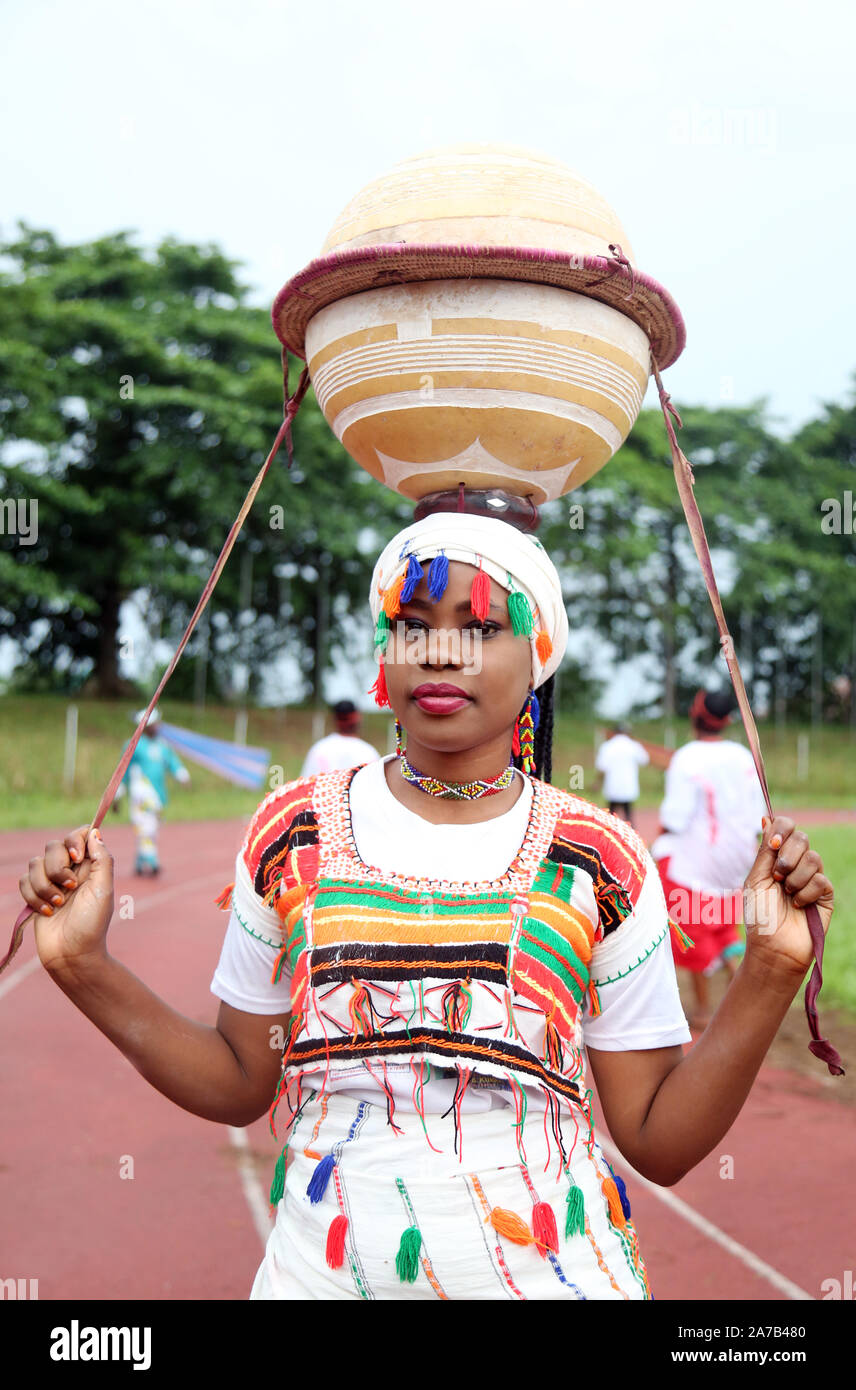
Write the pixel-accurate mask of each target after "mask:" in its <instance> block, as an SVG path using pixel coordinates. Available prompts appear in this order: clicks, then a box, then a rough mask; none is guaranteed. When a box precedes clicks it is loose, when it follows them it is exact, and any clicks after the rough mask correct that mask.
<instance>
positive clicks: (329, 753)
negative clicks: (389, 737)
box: [300, 700, 380, 777]
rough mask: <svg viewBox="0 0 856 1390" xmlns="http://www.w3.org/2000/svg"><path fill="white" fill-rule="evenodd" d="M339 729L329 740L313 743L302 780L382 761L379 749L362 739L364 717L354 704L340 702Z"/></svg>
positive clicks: (336, 713)
mask: <svg viewBox="0 0 856 1390" xmlns="http://www.w3.org/2000/svg"><path fill="white" fill-rule="evenodd" d="M332 713H333V718H334V719H335V721H336V729H335V732H334V733H332V734H327V736H326V738H321V739H319V740H318V742H317V743H313V745H312V747H311V748H310V749H309V752H308V753H307V754H306V757H305V759H304V762H303V768H302V770H301V773H300V775H301V777H314V776H315V774H316V773H318V772H338V771H345V769H346V768H349V767H357V766H358V765H359V764H360V763H371V762H374V761H375V759H376V758H379V757H380V754H379V753H378V751H377V749H376V748H374V747H373V746H372V744H370V743H366V741H365V739H362V738H360V737H359V730H360V724H361V723H362V715H361V714H360V711H359V710H358V709H357V707H356V705H355V704H353V702H352V701H351V700H340V701H339V703H338V704H337V705H334V706H333V710H332Z"/></svg>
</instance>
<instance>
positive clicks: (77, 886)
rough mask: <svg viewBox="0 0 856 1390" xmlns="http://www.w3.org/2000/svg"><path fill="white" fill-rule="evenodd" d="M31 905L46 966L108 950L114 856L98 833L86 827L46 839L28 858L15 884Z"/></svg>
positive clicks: (56, 967)
mask: <svg viewBox="0 0 856 1390" xmlns="http://www.w3.org/2000/svg"><path fill="white" fill-rule="evenodd" d="M19 887H20V890H21V896H22V897H23V899H24V901H25V902H26V903H27V904H28V906H29V907H31V908H32V909H33V914H34V915H33V926H34V929H35V936H36V946H37V948H38V952H39V957H40V959H41V962H42V965H44V967H45V969H47V970H61V969H62V968H63V967H66V966H74V965H80V964H85V963H88V962H90V961H92V960H94V959H97V958H99V957H100V958H103V957H105V956H106V954H107V945H106V941H107V928H108V927H109V925H110V919H111V917H112V916H113V858H112V856H111V855H110V853H109V852H108V850H107V849H106V847H105V845H104V842H103V840H102V839H101V833H100V831H98V830H90V832H89V836H88V838H87V836H86V827H85V826H83V827H81V828H80V829H78V830H73V831H72V832H71V834H70V835H67V836H66V837H65V839H64V840H51V841H50V843H49V844H47V845H46V846H45V852H44V856H43V857H42V858H40V859H31V860H30V864H29V868H28V870H27V873H26V874H25V875H24V877H23V878H22V879H21V881H20V884H19Z"/></svg>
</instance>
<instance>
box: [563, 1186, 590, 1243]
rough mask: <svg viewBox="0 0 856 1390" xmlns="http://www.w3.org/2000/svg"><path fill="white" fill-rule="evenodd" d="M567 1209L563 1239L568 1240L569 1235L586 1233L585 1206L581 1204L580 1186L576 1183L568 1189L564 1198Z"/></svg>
mask: <svg viewBox="0 0 856 1390" xmlns="http://www.w3.org/2000/svg"><path fill="white" fill-rule="evenodd" d="M566 1200H567V1203H568V1211H567V1215H566V1217H565V1240H570V1238H571V1236H584V1235H585V1233H586V1218H585V1208H584V1204H583V1193H582V1188H580V1187H577V1186H576V1184H574V1185H573V1186H571V1187H570V1188H569V1189H568V1196H567V1198H566Z"/></svg>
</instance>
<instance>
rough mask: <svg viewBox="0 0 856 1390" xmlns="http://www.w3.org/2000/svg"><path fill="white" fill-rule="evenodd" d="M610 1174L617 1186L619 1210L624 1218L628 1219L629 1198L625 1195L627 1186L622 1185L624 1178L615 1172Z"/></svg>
mask: <svg viewBox="0 0 856 1390" xmlns="http://www.w3.org/2000/svg"><path fill="white" fill-rule="evenodd" d="M612 1176H613V1177H614V1179H615V1186H616V1187H617V1188H618V1195H619V1197H620V1198H621V1210H622V1211H623V1212H624V1216H625V1219H626V1220H627V1221H629V1220H630V1198H629V1197H628V1195H627V1188H626V1187H625V1186H624V1179H623V1178H620V1177H619V1176H618V1174H617V1173H613V1174H612Z"/></svg>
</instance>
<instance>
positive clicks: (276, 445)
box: [0, 348, 309, 974]
mask: <svg viewBox="0 0 856 1390" xmlns="http://www.w3.org/2000/svg"><path fill="white" fill-rule="evenodd" d="M282 359H283V382H284V394H285V395H286V399H285V401H284V411H283V420H282V424H281V425H280V427H279V430H278V432H277V436H276V439H275V440H274V442H273V448H272V449H271V451H270V453H269V454H268V456H267V458H266V459H265V461H264V463H263V464H262V466H261V468H260V469H259V471H258V473H257V474H256V476H255V478H254V480H253V482H252V484H251V486H250V490H249V492H248V493H247V495H246V497H245V498H244V501H243V503H242V505H241V509H240V511H239V512H238V515H237V517H236V518H235V520H234V522H233V524H232V528H231V530H230V531H229V534H228V536H227V537H226V540H225V541H224V543H223V548H222V550H221V551H220V554H219V555H218V557H217V561H216V563H215V565H214V568H213V570H212V571H211V574H210V575H209V577H208V580H207V582H206V584H205V588H204V589H203V590H202V594H201V596H200V599H199V602H198V603H197V605H196V608H195V609H194V611H193V616H192V617H191V619H190V622H189V623H188V624H187V627H186V628H185V631H184V636H183V637H182V639H181V641H180V642H179V644H178V646H177V647H176V650H175V652H174V654H173V658H172V660H171V661H170V663H169V665H168V666H167V668H166V670H165V671H164V674H163V676H162V677H161V680H160V683H159V685H158V688H157V690H156V691H155V693H154V695H153V696H152V698H151V699H150V700H149V703H148V705H147V706H146V708H145V711H144V713H143V716H142V718H141V719H140V722H139V723H138V725H137V727H136V729H135V730H134V736H133V738H132V739H131V741H130V743H129V744H128V746H127V748H126V749H125V751H124V753H123V754H122V756H121V758H120V759H119V762H118V764H117V766H116V770H115V771H114V773H113V776H112V777H111V778H110V781H109V782H108V783H107V787H106V788H105V791H104V794H103V796H102V797H101V800H100V801H99V803H98V809H97V810H96V812H95V815H94V816H93V818H92V823H91V825H90V826H89V830H97V829H98V828H99V826H100V825H101V822H102V821H103V819H104V817H105V815H106V814H107V811H108V810H109V809H110V807H111V806H112V804H113V799H114V797H115V795H116V792H117V790H118V788H119V783H120V782H121V781H122V778H123V777H124V776H125V773H126V772H127V770H128V765H129V763H130V761H131V758H132V757H133V756H134V750H135V749H136V747H137V744H138V743H139V741H140V739H141V737H142V734H143V730H144V728H145V727H146V723H147V722H148V718H149V715H150V714H151V712H152V710H153V709H154V707H155V705H156V704H157V702H158V700H159V699H160V696H161V694H162V692H163V690H164V688H165V686H166V684H167V682H168V681H169V678H170V676H171V675H172V673H173V671H174V670H175V668H176V666H177V665H178V662H179V659H180V657H181V654H182V652H183V651H184V649H185V647H186V646H187V643H188V641H189V640H190V636H191V633H192V632H193V629H194V628H195V627H196V624H197V623H198V621H199V619H200V618H201V617H202V614H203V612H204V611H205V608H206V606H207V604H208V600H209V599H210V597H211V595H212V594H213V592H214V589H215V588H216V586H217V581H218V580H219V578H220V575H221V574H222V572H223V569H224V567H225V564H226V561H227V560H228V558H229V556H230V554H231V552H232V548H233V546H234V544H235V541H236V540H237V539H238V533H239V532H240V530H241V527H242V526H243V524H244V522H245V521H246V519H247V515H248V514H249V511H250V508H251V507H252V505H253V502H254V501H255V498H256V494H257V493H258V490H259V488H260V487H261V485H262V483H263V482H264V480H265V478H266V477H267V473H268V470H269V468H270V466H271V464H272V463H273V461H274V459H275V458H276V456H277V454H278V452H279V449H280V446H281V445H282V443H283V441H285V443H286V447H287V449H288V462H289V467H291V460H292V447H291V422H292V420H293V419H294V417H295V415H296V414H297V409H298V406H299V405H300V402H301V401H302V400H303V397H304V395H305V394H306V388H307V387H308V385H309V369H308V368H306V367H305V368H304V369H303V372H302V373H301V376H300V381H299V382H298V385H297V389H296V391H295V392H294V395H293V396H290V397H289V396H287V391H288V360H287V354H286V351H285V349H284V348H283V352H282ZM88 833H89V831H87V835H88ZM32 916H33V909H32V908H31V907H29V906H28V907H25V908H24V909H23V911H22V912H21V913H20V915H19V917H18V919H17V921H16V922H15V925H14V927H13V928H12V939H11V941H10V943H9V949H8V951H7V952H6V954H5V956H4V957H3V959H2V960H1V961H0V974H2V973H3V971H4V970H5V969H6V967H7V966H8V965H9V963H10V962H11V961H12V959H13V957H14V956H15V955H16V953H17V951H18V949H19V947H20V945H21V942H22V941H23V939H24V928H25V926H26V924H27V921H28V920H29V918H30V917H32Z"/></svg>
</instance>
